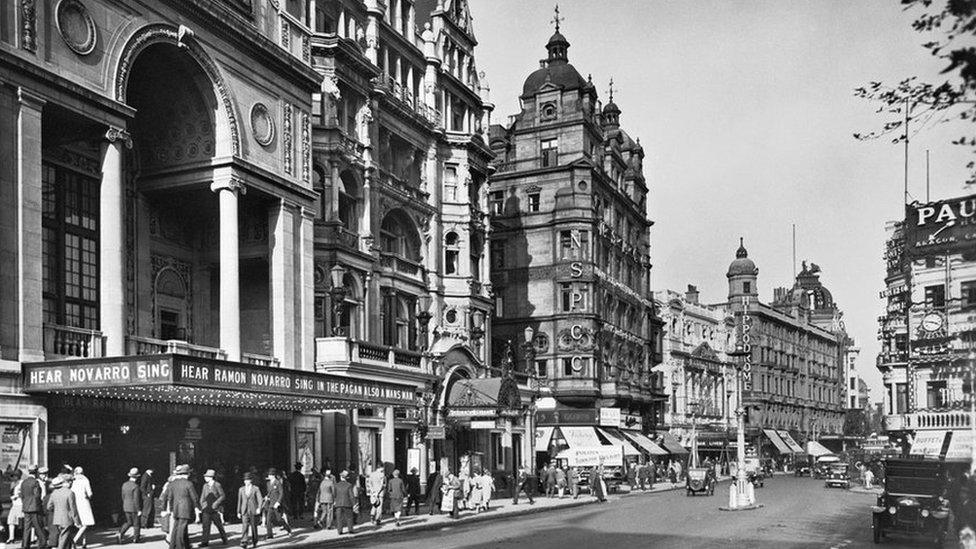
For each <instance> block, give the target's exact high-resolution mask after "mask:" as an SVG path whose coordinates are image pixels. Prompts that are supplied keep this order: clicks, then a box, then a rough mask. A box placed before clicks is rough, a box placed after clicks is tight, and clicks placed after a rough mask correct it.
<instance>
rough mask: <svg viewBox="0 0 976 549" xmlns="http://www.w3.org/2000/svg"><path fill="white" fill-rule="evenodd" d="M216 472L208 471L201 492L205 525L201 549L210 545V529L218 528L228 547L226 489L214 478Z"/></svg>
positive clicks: (201, 506) (203, 522)
mask: <svg viewBox="0 0 976 549" xmlns="http://www.w3.org/2000/svg"><path fill="white" fill-rule="evenodd" d="M216 474H217V473H216V471H214V470H213V469H207V472H206V473H204V474H203V488H202V489H201V490H200V522H201V523H202V525H203V541H201V542H200V547H207V546H208V545H210V527H211V525H213V526H216V527H217V532H218V533H220V539H221V540H222V541H223V542H224V545H227V532H225V531H224V521H223V514H224V489H223V487H221V486H220V483H219V482H217V480H216V479H215V478H214V477H215V476H216Z"/></svg>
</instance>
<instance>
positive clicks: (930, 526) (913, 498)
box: [871, 458, 949, 547]
mask: <svg viewBox="0 0 976 549" xmlns="http://www.w3.org/2000/svg"><path fill="white" fill-rule="evenodd" d="M945 485H946V472H945V464H944V463H943V462H940V461H932V460H923V459H894V458H890V459H887V460H885V480H884V492H882V493H881V495H880V496H878V501H877V505H874V506H872V507H871V511H872V522H871V526H872V528H873V529H874V542H875V543H880V542H881V539H882V538H884V537H887V536H888V534H891V533H903V534H911V535H916V536H923V537H925V538H928V539H929V540H930V541H931V542H932V543H933V545H934V546H935V547H942V545H943V543H944V542H945V538H946V532H947V531H948V523H949V508H948V501H947V500H945V499H944V498H943V497H942V496H943V493H944V491H945Z"/></svg>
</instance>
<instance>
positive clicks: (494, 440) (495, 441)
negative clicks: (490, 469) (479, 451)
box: [491, 433, 505, 471]
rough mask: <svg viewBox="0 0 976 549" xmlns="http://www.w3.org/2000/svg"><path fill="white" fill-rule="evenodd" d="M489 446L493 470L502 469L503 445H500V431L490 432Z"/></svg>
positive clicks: (503, 464)
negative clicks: (493, 465)
mask: <svg viewBox="0 0 976 549" xmlns="http://www.w3.org/2000/svg"><path fill="white" fill-rule="evenodd" d="M491 448H492V453H493V454H494V458H495V459H494V462H495V470H496V471H503V470H504V469H505V447H504V446H503V445H502V434H501V433H492V434H491Z"/></svg>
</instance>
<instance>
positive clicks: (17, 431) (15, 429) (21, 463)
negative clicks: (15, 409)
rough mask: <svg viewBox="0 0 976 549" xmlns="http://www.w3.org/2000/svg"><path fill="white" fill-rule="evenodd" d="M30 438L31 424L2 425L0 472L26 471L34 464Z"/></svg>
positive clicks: (0, 433)
mask: <svg viewBox="0 0 976 549" xmlns="http://www.w3.org/2000/svg"><path fill="white" fill-rule="evenodd" d="M30 438H31V427H30V424H28V423H0V470H2V471H4V472H8V471H13V470H14V469H26V468H27V467H28V466H29V465H30V464H32V463H34V456H32V455H31V441H30Z"/></svg>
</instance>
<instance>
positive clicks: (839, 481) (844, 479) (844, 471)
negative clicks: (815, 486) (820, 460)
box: [824, 463, 851, 488]
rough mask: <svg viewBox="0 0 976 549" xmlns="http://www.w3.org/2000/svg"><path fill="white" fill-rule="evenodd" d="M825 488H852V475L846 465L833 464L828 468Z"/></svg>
mask: <svg viewBox="0 0 976 549" xmlns="http://www.w3.org/2000/svg"><path fill="white" fill-rule="evenodd" d="M824 486H825V487H827V488H830V487H832V486H840V487H841V488H850V487H851V474H850V471H849V470H848V465H847V464H846V463H832V464H831V465H830V467H828V468H827V476H825V477H824Z"/></svg>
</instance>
